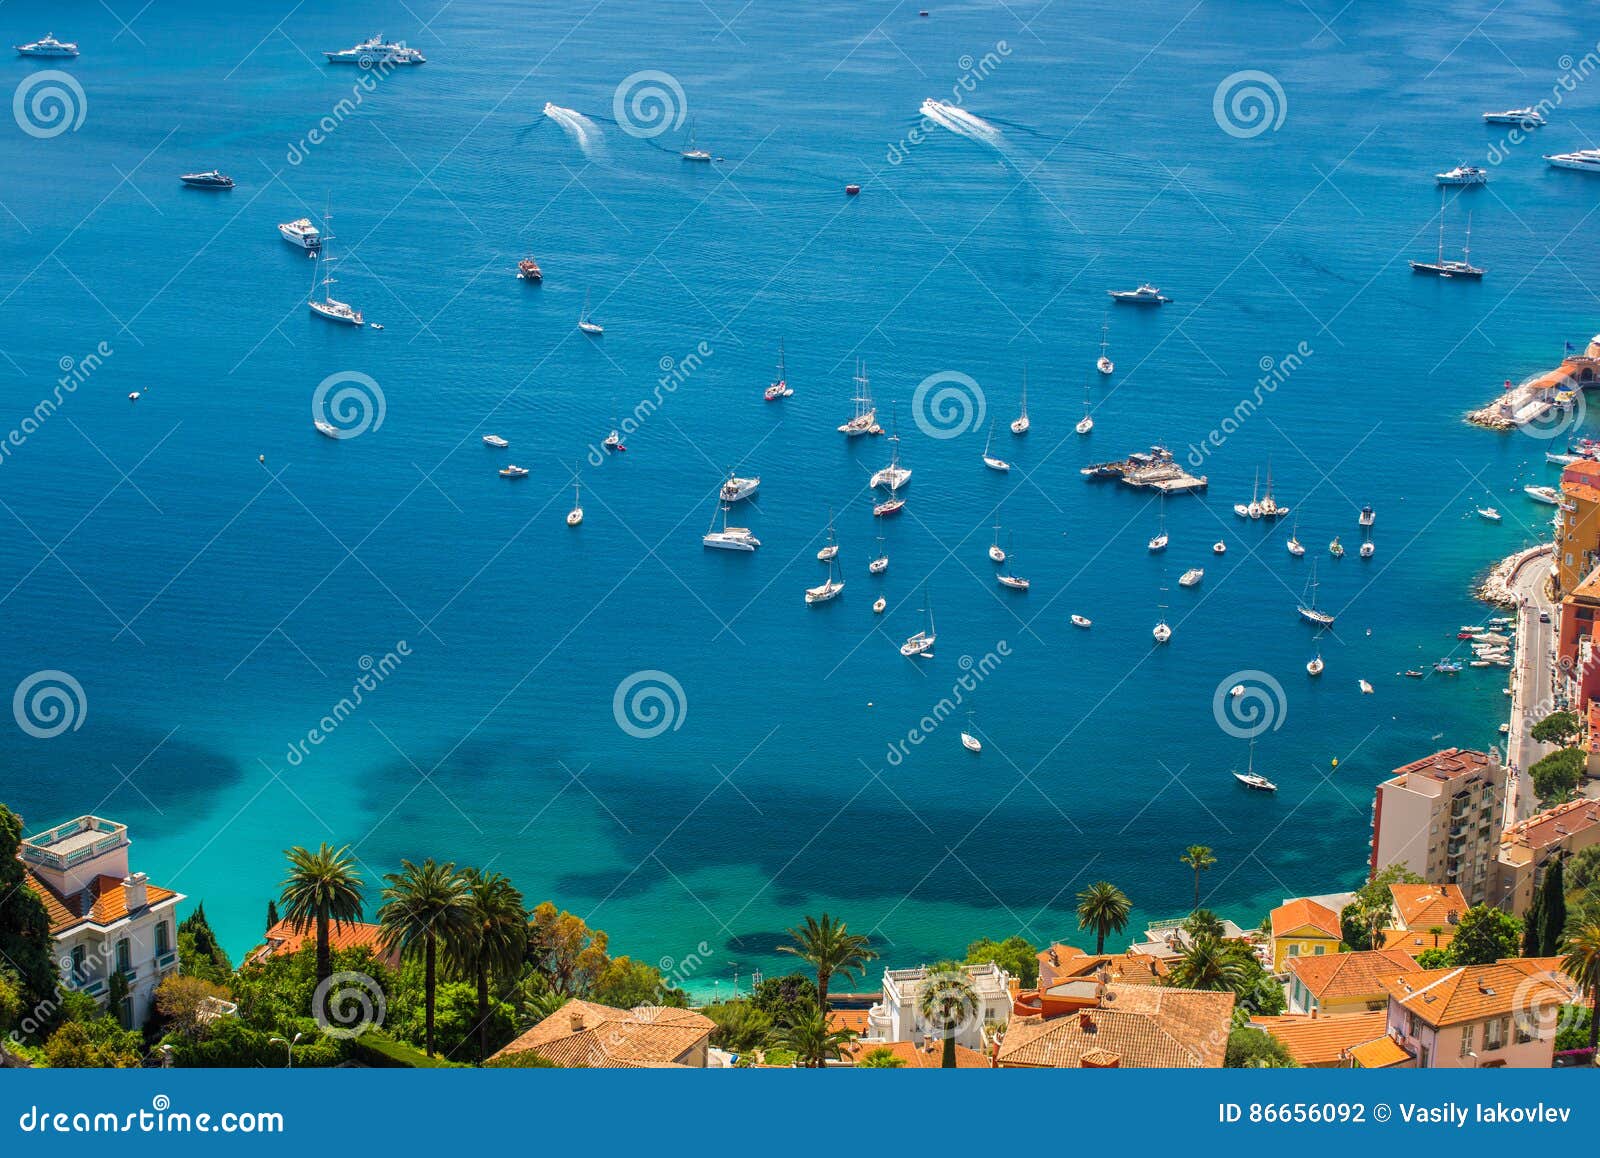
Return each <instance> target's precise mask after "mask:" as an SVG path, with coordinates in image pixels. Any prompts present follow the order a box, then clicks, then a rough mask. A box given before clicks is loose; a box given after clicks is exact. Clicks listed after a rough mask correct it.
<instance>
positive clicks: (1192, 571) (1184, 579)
mask: <svg viewBox="0 0 1600 1158" xmlns="http://www.w3.org/2000/svg"><path fill="white" fill-rule="evenodd" d="M1205 577H1206V573H1205V569H1204V568H1203V567H1190V568H1189V569H1188V570H1187V571H1185V572H1184V573H1183V575H1182V576H1181V577H1180V578H1179V579H1178V586H1179V587H1198V586H1199V585H1200V580H1202V579H1204V578H1205Z"/></svg>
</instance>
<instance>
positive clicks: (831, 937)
mask: <svg viewBox="0 0 1600 1158" xmlns="http://www.w3.org/2000/svg"><path fill="white" fill-rule="evenodd" d="M789 936H790V937H791V938H792V939H793V941H794V944H792V945H779V946H778V952H780V953H791V954H793V955H794V956H796V957H799V958H800V959H801V960H802V961H806V962H808V963H809V964H810V965H811V967H812V968H813V969H815V970H816V971H817V1007H818V1008H819V1009H821V1010H823V1011H824V1012H826V1010H827V1008H828V983H829V982H830V981H831V980H832V979H833V976H834V974H836V973H837V974H838V975H839V976H840V977H844V978H846V979H849V978H851V977H854V976H856V975H857V974H858V973H860V972H862V970H863V969H864V968H865V967H866V964H867V962H868V961H871V960H872V959H873V958H874V957H876V956H877V955H878V954H877V953H875V952H874V951H873V949H872V945H871V943H870V942H869V941H868V940H867V938H865V937H863V936H861V935H860V934H858V933H852V932H850V930H849V927H848V926H847V925H846V924H845V923H844V922H843V921H835V920H834V919H833V918H832V917H830V916H828V914H827V913H823V914H822V919H821V920H818V919H817V918H815V917H807V918H806V923H805V925H804V927H803V928H799V929H790V930H789Z"/></svg>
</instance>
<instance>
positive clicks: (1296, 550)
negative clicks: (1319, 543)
mask: <svg viewBox="0 0 1600 1158" xmlns="http://www.w3.org/2000/svg"><path fill="white" fill-rule="evenodd" d="M1284 545H1285V546H1286V547H1288V548H1289V554H1291V555H1293V556H1294V557H1295V558H1296V559H1298V558H1300V556H1302V555H1304V554H1305V553H1306V549H1305V547H1304V546H1303V545H1302V544H1301V542H1300V520H1299V519H1298V518H1296V519H1295V521H1294V530H1292V531H1290V532H1289V541H1288V542H1287V543H1286V544H1284Z"/></svg>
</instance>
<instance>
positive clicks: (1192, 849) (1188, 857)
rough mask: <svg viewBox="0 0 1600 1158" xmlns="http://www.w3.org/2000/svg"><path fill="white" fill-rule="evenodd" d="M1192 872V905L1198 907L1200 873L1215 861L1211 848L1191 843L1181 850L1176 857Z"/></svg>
mask: <svg viewBox="0 0 1600 1158" xmlns="http://www.w3.org/2000/svg"><path fill="white" fill-rule="evenodd" d="M1178 859H1179V860H1180V861H1182V862H1183V863H1184V864H1186V865H1188V866H1189V869H1190V870H1191V871H1192V872H1193V873H1194V907H1195V908H1197V909H1198V908H1199V907H1200V874H1201V873H1203V872H1205V871H1206V870H1207V869H1209V868H1210V867H1211V866H1212V865H1214V864H1216V863H1217V858H1216V857H1215V856H1213V855H1212V854H1211V849H1210V848H1209V847H1208V846H1207V845H1203V844H1191V845H1190V846H1189V847H1188V848H1186V849H1184V850H1183V855H1182V856H1180V857H1179V858H1178Z"/></svg>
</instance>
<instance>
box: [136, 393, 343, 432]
mask: <svg viewBox="0 0 1600 1158" xmlns="http://www.w3.org/2000/svg"><path fill="white" fill-rule="evenodd" d="M128 397H130V398H134V399H137V398H138V397H139V396H138V395H137V394H130V395H128ZM311 425H312V426H315V427H316V428H317V433H318V434H320V435H322V436H323V437H325V438H343V437H344V435H343V434H342V433H341V432H340V430H339V428H338V427H337V426H335V425H334V424H333V423H331V422H328V421H326V420H325V419H321V418H313V419H312V420H311Z"/></svg>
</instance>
